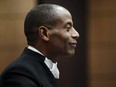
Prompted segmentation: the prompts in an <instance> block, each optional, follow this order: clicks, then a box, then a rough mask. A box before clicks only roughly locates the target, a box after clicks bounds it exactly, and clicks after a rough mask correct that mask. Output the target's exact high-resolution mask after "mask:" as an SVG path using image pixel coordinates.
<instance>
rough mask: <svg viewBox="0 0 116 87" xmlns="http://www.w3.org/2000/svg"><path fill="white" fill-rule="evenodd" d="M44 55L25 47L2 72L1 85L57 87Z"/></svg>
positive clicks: (10, 86) (8, 86)
mask: <svg viewBox="0 0 116 87" xmlns="http://www.w3.org/2000/svg"><path fill="white" fill-rule="evenodd" d="M44 59H45V57H44V56H42V55H40V54H38V53H36V52H33V51H31V50H29V49H27V48H25V50H24V51H23V53H22V54H21V56H20V57H19V58H18V59H17V60H16V61H15V62H13V63H12V64H10V65H9V66H8V67H7V68H6V69H5V71H4V72H3V73H2V75H1V77H2V85H3V87H57V85H56V79H55V78H54V76H53V75H52V73H51V71H50V70H49V69H48V67H47V66H46V64H45V63H44Z"/></svg>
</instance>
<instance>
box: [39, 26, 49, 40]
mask: <svg viewBox="0 0 116 87" xmlns="http://www.w3.org/2000/svg"><path fill="white" fill-rule="evenodd" d="M48 31H49V29H48V28H47V27H45V26H40V27H39V35H40V38H42V39H43V40H45V41H48V40H49V34H48Z"/></svg>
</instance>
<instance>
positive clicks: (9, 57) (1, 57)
mask: <svg viewBox="0 0 116 87" xmlns="http://www.w3.org/2000/svg"><path fill="white" fill-rule="evenodd" d="M41 3H54V4H59V5H62V6H64V7H66V8H67V9H68V10H69V11H70V12H71V13H72V16H73V21H74V27H75V29H76V30H77V31H78V32H79V33H80V38H79V40H78V46H77V49H76V54H75V56H74V57H72V58H68V59H62V60H60V61H59V69H60V72H61V76H60V79H59V80H58V85H59V87H116V0H0V73H2V71H3V70H4V69H5V67H6V66H7V65H8V64H9V63H11V62H12V61H14V60H15V59H16V58H17V57H18V56H19V55H20V54H21V52H22V51H23V49H24V48H25V47H26V46H27V44H26V38H25V36H24V32H23V29H24V28H23V24H24V19H25V16H26V14H27V12H28V11H29V10H30V9H31V8H32V7H34V6H36V5H37V4H41Z"/></svg>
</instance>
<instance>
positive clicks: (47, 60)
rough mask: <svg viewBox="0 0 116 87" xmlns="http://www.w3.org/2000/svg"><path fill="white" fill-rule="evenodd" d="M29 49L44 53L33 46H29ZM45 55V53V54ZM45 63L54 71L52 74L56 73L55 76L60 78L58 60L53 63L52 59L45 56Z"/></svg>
mask: <svg viewBox="0 0 116 87" xmlns="http://www.w3.org/2000/svg"><path fill="white" fill-rule="evenodd" d="M28 49H30V50H32V51H34V52H37V53H39V54H41V55H43V54H42V53H41V52H40V51H39V50H37V49H36V48H34V47H32V46H28ZM43 56H44V55H43ZM44 63H45V64H46V65H47V67H48V68H49V69H50V71H51V72H52V74H53V75H54V77H55V78H56V79H59V75H60V73H59V70H58V68H57V62H56V63H53V62H52V61H51V60H50V59H48V58H47V57H45V60H44Z"/></svg>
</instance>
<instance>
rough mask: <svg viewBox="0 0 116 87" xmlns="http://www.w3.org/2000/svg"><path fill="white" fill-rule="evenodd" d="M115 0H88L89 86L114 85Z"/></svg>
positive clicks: (115, 86)
mask: <svg viewBox="0 0 116 87" xmlns="http://www.w3.org/2000/svg"><path fill="white" fill-rule="evenodd" d="M115 3H116V0H89V5H88V6H89V9H88V11H89V15H88V19H89V20H88V31H89V32H88V66H89V69H88V74H89V80H88V83H89V87H116V68H115V66H116V34H115V32H116V27H115V26H116V4H115Z"/></svg>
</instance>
